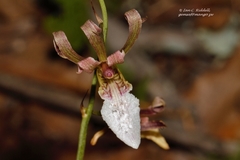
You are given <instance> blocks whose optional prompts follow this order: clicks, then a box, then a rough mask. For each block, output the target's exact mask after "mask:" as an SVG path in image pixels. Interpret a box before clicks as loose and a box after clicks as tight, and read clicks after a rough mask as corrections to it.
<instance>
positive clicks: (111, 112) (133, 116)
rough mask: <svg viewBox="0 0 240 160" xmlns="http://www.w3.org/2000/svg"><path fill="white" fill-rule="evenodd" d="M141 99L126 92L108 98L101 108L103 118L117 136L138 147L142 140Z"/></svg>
mask: <svg viewBox="0 0 240 160" xmlns="http://www.w3.org/2000/svg"><path fill="white" fill-rule="evenodd" d="M138 106H139V100H138V99H137V98H136V97H135V96H134V95H132V94H130V93H126V94H124V95H121V96H119V97H116V98H112V99H106V100H105V101H104V102H103V107H102V110H101V114H102V118H103V120H104V121H105V122H106V123H107V124H108V126H109V128H110V129H111V130H112V131H113V132H114V133H115V134H116V136H117V137H118V138H119V139H120V140H122V141H123V142H124V143H126V144H127V145H129V146H130V147H132V148H134V149H137V148H138V147H139V144H140V141H141V135H140V117H139V111H140V109H139V107H138Z"/></svg>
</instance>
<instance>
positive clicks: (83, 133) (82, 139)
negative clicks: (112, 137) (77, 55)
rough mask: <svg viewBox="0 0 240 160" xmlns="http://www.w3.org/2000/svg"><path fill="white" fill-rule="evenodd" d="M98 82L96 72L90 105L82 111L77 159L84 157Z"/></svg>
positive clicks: (80, 159)
mask: <svg viewBox="0 0 240 160" xmlns="http://www.w3.org/2000/svg"><path fill="white" fill-rule="evenodd" d="M96 84H97V77H96V74H94V76H93V80H92V88H91V92H90V98H89V103H88V107H87V108H86V112H85V113H82V123H81V128H80V133H79V142H78V151H77V159H76V160H83V157H84V152H85V146H86V139H87V129H88V123H89V120H90V118H91V115H92V111H93V105H94V100H95V92H96Z"/></svg>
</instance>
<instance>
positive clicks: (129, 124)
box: [53, 9, 143, 149]
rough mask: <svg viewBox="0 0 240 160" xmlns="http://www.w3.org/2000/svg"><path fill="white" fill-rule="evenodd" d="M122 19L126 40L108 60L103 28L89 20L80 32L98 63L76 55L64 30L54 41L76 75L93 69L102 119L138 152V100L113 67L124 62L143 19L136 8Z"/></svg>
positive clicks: (58, 33)
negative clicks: (94, 53) (92, 49)
mask: <svg viewBox="0 0 240 160" xmlns="http://www.w3.org/2000/svg"><path fill="white" fill-rule="evenodd" d="M125 17H126V19H127V21H128V24H129V36H128V39H127V41H126V43H125V45H124V46H123V48H122V49H120V50H118V51H116V52H115V53H113V54H111V55H110V56H108V57H107V53H106V48H105V45H104V42H103V38H102V29H101V28H100V27H99V26H98V25H96V24H95V23H94V22H92V21H91V20H88V21H87V22H85V24H84V25H83V26H81V29H82V30H83V32H84V33H85V35H86V36H87V38H88V40H89V42H90V44H91V45H92V47H93V48H94V50H95V52H96V53H97V56H98V60H95V59H94V58H92V57H87V58H84V57H82V56H80V55H78V54H77V53H76V52H75V51H74V50H73V49H72V47H71V44H70V43H69V41H68V39H67V37H66V35H65V33H64V32H63V31H58V32H54V33H53V36H54V41H53V42H54V47H55V50H56V51H57V53H58V54H59V56H61V57H62V58H65V59H68V60H70V61H72V62H73V63H75V64H77V65H78V72H77V73H79V74H80V73H82V72H83V71H84V72H87V73H92V72H93V71H94V70H95V69H96V75H97V78H98V82H99V86H100V87H99V89H98V94H99V95H100V97H101V98H102V99H103V100H104V102H103V106H102V109H101V115H102V118H103V120H104V121H105V122H106V123H107V124H108V126H109V128H110V129H111V130H112V131H113V132H114V133H115V134H116V136H117V137H118V138H119V139H120V140H122V141H123V142H124V143H126V144H127V145H129V146H131V147H132V148H135V149H137V148H138V146H139V144H140V140H141V134H140V132H141V124H140V123H141V122H140V108H139V100H138V99H137V98H136V97H135V96H134V95H132V94H131V93H130V91H131V90H132V85H131V84H130V83H129V82H128V81H126V80H125V79H124V77H123V75H122V73H121V72H120V70H119V69H118V68H117V67H116V64H120V63H123V62H124V57H125V55H126V54H127V53H128V51H129V50H130V49H131V47H132V46H133V44H134V42H135V40H136V39H137V37H138V35H139V33H140V31H141V27H142V23H143V20H142V18H141V16H140V14H139V13H138V12H137V11H136V10H135V9H132V10H130V11H128V12H126V13H125ZM97 20H98V22H99V23H100V24H99V25H101V22H102V20H101V19H100V18H99V17H97Z"/></svg>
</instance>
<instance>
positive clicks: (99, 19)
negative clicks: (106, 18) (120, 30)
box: [91, 1, 103, 26]
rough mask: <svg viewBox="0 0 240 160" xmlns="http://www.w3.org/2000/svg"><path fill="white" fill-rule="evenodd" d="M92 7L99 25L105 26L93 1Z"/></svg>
mask: <svg viewBox="0 0 240 160" xmlns="http://www.w3.org/2000/svg"><path fill="white" fill-rule="evenodd" d="M91 6H92V10H93V13H94V15H95V17H96V19H97V21H98V25H99V26H101V25H102V24H103V20H102V18H100V17H99V16H98V14H97V12H96V10H95V8H94V6H93V3H92V1H91Z"/></svg>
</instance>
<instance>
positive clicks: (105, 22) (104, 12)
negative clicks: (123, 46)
mask: <svg viewBox="0 0 240 160" xmlns="http://www.w3.org/2000/svg"><path fill="white" fill-rule="evenodd" d="M99 3H100V6H101V10H102V16H103V41H104V42H105V43H106V39H107V31H108V16H107V9H106V5H105V2H104V0H99Z"/></svg>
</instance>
